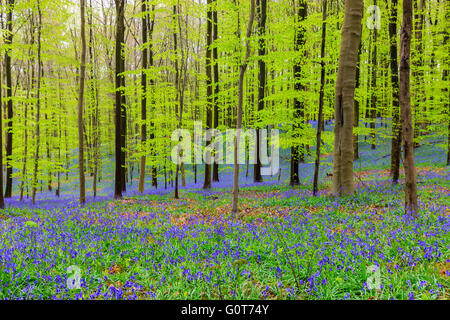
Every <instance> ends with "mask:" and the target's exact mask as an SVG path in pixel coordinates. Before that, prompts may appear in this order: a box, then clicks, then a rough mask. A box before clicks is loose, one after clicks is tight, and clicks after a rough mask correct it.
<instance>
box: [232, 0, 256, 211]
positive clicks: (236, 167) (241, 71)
mask: <svg viewBox="0 0 450 320" xmlns="http://www.w3.org/2000/svg"><path fill="white" fill-rule="evenodd" d="M254 17H255V0H251V9H250V18H249V21H248V26H247V33H246V37H245V39H246V40H247V43H246V46H245V47H246V49H247V52H246V54H245V58H244V60H243V61H242V63H241V65H240V67H239V85H238V96H239V97H238V99H239V100H238V110H237V118H236V139H235V144H234V174H233V203H232V206H231V218H232V219H234V216H235V214H237V212H238V200H239V161H238V159H239V139H240V130H241V127H242V104H243V100H244V76H245V71H246V70H247V65H248V58H249V56H250V36H251V34H252V26H253V20H254ZM239 38H240V36H239Z"/></svg>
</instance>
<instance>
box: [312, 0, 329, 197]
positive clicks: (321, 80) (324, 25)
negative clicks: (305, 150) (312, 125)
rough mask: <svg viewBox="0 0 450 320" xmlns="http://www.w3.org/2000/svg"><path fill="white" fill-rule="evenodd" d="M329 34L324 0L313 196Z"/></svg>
mask: <svg viewBox="0 0 450 320" xmlns="http://www.w3.org/2000/svg"><path fill="white" fill-rule="evenodd" d="M326 36H327V0H323V17H322V44H321V49H320V66H321V70H320V94H319V115H318V117H317V118H318V119H317V136H316V161H315V163H314V182H313V196H316V195H317V191H318V189H319V188H318V184H319V166H320V147H321V144H322V130H323V128H322V125H323V97H324V87H325V44H326V43H325V41H326Z"/></svg>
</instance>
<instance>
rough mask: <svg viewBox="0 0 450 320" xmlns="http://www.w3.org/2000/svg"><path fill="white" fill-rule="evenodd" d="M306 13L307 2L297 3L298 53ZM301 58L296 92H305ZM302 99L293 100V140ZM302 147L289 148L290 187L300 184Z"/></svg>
mask: <svg viewBox="0 0 450 320" xmlns="http://www.w3.org/2000/svg"><path fill="white" fill-rule="evenodd" d="M306 13H307V2H306V1H305V0H300V1H299V6H298V8H297V26H296V31H295V51H297V52H298V51H300V50H301V49H302V48H303V46H304V45H305V42H306V38H305V32H306V31H305V27H304V26H303V25H302V22H303V21H304V20H305V19H306ZM302 64H303V62H302V58H300V56H299V57H297V59H296V61H295V63H294V81H295V84H294V88H295V90H296V91H297V92H301V91H304V90H305V87H304V85H303V84H302V79H301V78H302ZM304 108H305V106H304V102H303V98H298V97H296V98H294V124H293V125H292V130H293V132H294V133H293V138H294V140H297V139H298V138H299V133H298V131H299V130H301V129H302V128H303V126H304V125H303V122H304V117H305V110H304ZM303 149H304V145H303V144H300V145H299V144H298V141H294V145H293V146H292V147H291V178H290V185H291V186H297V185H299V184H300V179H299V174H298V165H299V162H303V161H304V150H303Z"/></svg>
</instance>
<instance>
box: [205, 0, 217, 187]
mask: <svg viewBox="0 0 450 320" xmlns="http://www.w3.org/2000/svg"><path fill="white" fill-rule="evenodd" d="M207 6H208V9H207V10H208V11H207V22H206V130H209V129H211V128H212V120H213V119H212V110H211V108H212V105H213V99H214V98H213V87H212V70H211V69H212V68H211V60H212V59H211V54H212V50H211V43H212V32H213V28H212V20H213V12H212V8H211V7H212V0H207ZM210 143H211V134H210V133H209V132H208V131H207V132H206V145H209V144H210ZM210 158H211V153H210V152H208V153H207V155H206V159H205V181H204V183H203V189H211V187H212V184H211V165H210V164H209V163H210Z"/></svg>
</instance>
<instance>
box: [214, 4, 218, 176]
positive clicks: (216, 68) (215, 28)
mask: <svg viewBox="0 0 450 320" xmlns="http://www.w3.org/2000/svg"><path fill="white" fill-rule="evenodd" d="M212 36H213V38H212V42H215V41H217V39H218V37H219V35H218V21H217V0H214V8H213V35H212ZM212 56H213V62H214V68H213V69H214V128H215V129H217V127H218V126H219V62H218V56H217V45H216V46H214V48H213V51H212ZM216 160H217V159H216V157H214V163H213V173H212V181H213V182H219V164H218V163H217V161H216Z"/></svg>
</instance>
